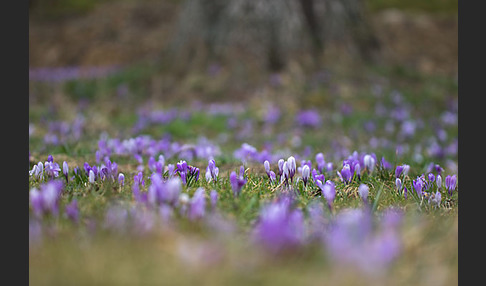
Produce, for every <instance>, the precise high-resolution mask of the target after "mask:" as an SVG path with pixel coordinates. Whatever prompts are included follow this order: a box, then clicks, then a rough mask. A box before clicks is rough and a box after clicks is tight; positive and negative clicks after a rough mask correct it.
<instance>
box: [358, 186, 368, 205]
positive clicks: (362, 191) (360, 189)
mask: <svg viewBox="0 0 486 286" xmlns="http://www.w3.org/2000/svg"><path fill="white" fill-rule="evenodd" d="M369 191H370V188H369V187H368V185H366V184H361V185H359V187H358V193H359V196H360V197H361V198H362V199H363V201H364V202H366V201H368V194H369Z"/></svg>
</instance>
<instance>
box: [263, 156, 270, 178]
mask: <svg viewBox="0 0 486 286" xmlns="http://www.w3.org/2000/svg"><path fill="white" fill-rule="evenodd" d="M263 166H264V167H265V172H267V175H268V176H270V162H268V160H265V162H263Z"/></svg>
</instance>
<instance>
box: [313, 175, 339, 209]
mask: <svg viewBox="0 0 486 286" xmlns="http://www.w3.org/2000/svg"><path fill="white" fill-rule="evenodd" d="M317 186H318V187H319V189H321V192H322V195H323V196H324V198H325V199H326V201H327V206H328V207H329V210H330V211H332V204H333V202H334V198H335V197H336V187H335V186H334V183H333V182H331V181H329V180H327V181H326V183H324V184H323V183H322V182H321V181H320V180H317Z"/></svg>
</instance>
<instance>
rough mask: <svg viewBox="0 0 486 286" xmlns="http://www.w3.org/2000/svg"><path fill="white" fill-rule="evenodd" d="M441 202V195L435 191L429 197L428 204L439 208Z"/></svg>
mask: <svg viewBox="0 0 486 286" xmlns="http://www.w3.org/2000/svg"><path fill="white" fill-rule="evenodd" d="M441 200H442V195H441V194H440V192H439V191H437V192H436V193H435V194H432V195H431V196H430V197H429V204H436V205H437V206H440V202H441Z"/></svg>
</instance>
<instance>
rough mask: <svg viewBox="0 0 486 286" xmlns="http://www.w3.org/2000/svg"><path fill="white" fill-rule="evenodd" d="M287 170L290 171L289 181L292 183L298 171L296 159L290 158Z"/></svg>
mask: <svg viewBox="0 0 486 286" xmlns="http://www.w3.org/2000/svg"><path fill="white" fill-rule="evenodd" d="M287 168H288V170H289V179H290V181H292V180H293V178H294V175H295V172H296V169H297V165H296V163H295V158H294V157H293V156H290V157H289V158H288V159H287Z"/></svg>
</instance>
